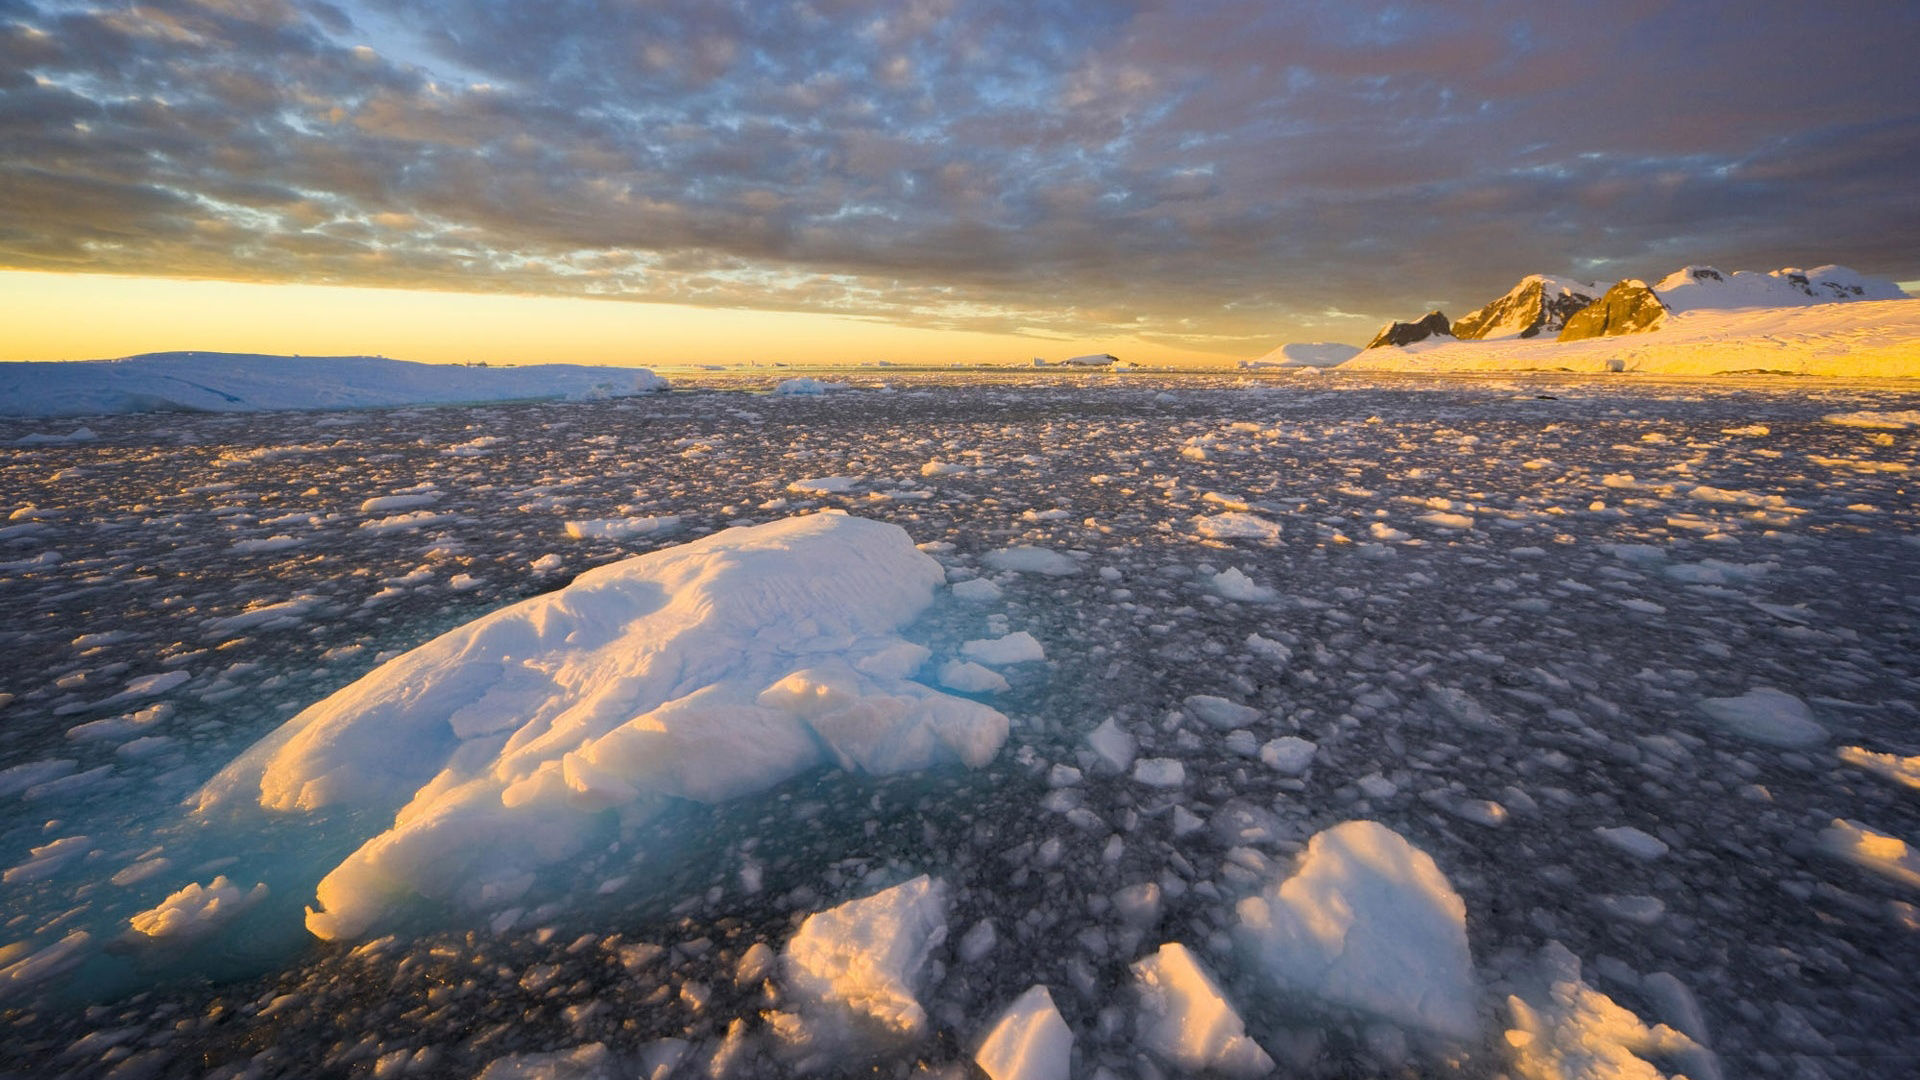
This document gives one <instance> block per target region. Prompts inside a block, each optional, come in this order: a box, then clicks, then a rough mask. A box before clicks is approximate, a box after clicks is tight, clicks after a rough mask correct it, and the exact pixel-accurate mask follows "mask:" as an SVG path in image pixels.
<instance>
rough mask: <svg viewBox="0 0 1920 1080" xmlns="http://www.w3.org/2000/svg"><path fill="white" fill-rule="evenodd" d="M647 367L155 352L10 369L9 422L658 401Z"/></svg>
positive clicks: (2, 390)
mask: <svg viewBox="0 0 1920 1080" xmlns="http://www.w3.org/2000/svg"><path fill="white" fill-rule="evenodd" d="M665 389H667V381H666V380H665V379H662V378H660V377H659V376H658V375H655V374H654V373H653V372H651V371H648V370H647V369H646V368H628V367H595V366H589V365H584V364H532V365H529V366H526V367H484V366H479V365H473V366H468V365H465V364H416V363H412V362H409V361H405V360H389V359H387V358H385V357H381V356H267V355H259V354H249V353H220V352H172V353H146V354H144V355H141V356H129V357H126V358H125V359H121V360H85V361H69V362H58V363H0V414H4V415H9V416H96V415H101V414H106V413H137V412H269V411H275V410H283V409H295V410H297V409H377V408H394V407H398V406H406V405H452V404H470V403H475V402H489V401H521V400H553V399H575V400H580V399H599V398H609V397H623V396H626V395H630V394H648V393H656V392H658V391H662V390H665Z"/></svg>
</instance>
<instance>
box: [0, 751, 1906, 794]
mask: <svg viewBox="0 0 1920 1080" xmlns="http://www.w3.org/2000/svg"><path fill="white" fill-rule="evenodd" d="M1839 754H1840V760H1841V761H1844V762H1846V763H1847V764H1849V765H1857V766H1859V767H1860V768H1862V769H1865V770H1867V771H1868V772H1872V773H1878V774H1880V775H1881V776H1884V777H1886V778H1887V779H1889V780H1892V781H1893V782H1894V783H1896V784H1904V785H1905V786H1907V787H1910V788H1914V789H1916V790H1920V757H1900V756H1898V755H1896V754H1882V753H1878V752H1876V751H1873V750H1868V749H1867V748H1865V747H1862V746H1843V747H1841V748H1840V751H1839ZM3 775H5V774H0V776H3Z"/></svg>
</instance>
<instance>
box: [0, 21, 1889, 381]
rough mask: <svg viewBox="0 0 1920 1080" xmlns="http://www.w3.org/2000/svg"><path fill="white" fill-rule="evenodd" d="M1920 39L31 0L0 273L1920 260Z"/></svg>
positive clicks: (751, 309)
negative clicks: (1918, 54) (1919, 56)
mask: <svg viewBox="0 0 1920 1080" xmlns="http://www.w3.org/2000/svg"><path fill="white" fill-rule="evenodd" d="M1916 45H1920V5H1916V4H1912V3H1903V2H1898V0H1863V2H1854V0H1826V2H1822V3H1809V2H1807V0H1790V2H1775V0H1743V2H1740V3H1711V2H1702V0H1691V2H1680V3H1665V2H1653V0H1614V2H1610V3H1605V4H1542V3H1538V2H1536V0H1526V2H1511V3H1509V2H1504V0H1490V2H1484V3H1466V2H1460V3H1447V4H1379V3H1366V2H1362V0H1354V2H1327V3H1315V2H1308V0H1301V2H1280V0H1249V2H1228V0H1223V2H1217V3H1208V2H1205V0H1183V2H1175V3H1165V4H1161V3H1151V2H1143V3H1131V4H1130V3H1105V2H1094V0H979V2H974V0H908V2H899V3H880V4H868V3H860V2H854V0H815V2H812V3H793V4H775V3H770V2H736V0H699V2H692V0H688V2H659V3H653V2H644V0H605V2H601V3H589V2H585V0H541V2H538V3H520V2H508V0H354V2H346V0H339V2H322V0H313V2H308V0H161V2H155V3H85V2H71V3H69V2H62V0H0V270H9V271H32V272H36V273H35V274H33V275H25V274H7V275H5V281H0V291H5V290H6V289H7V288H8V287H9V285H12V286H15V292H16V296H19V295H24V293H23V292H22V291H21V286H20V283H21V282H24V281H27V280H28V279H29V278H34V279H38V280H41V281H42V283H43V285H44V284H45V282H46V281H49V280H52V279H42V278H39V275H41V274H49V273H50V274H53V275H64V276H65V277H62V278H60V279H58V281H57V282H55V283H56V284H58V285H60V286H61V288H62V290H63V291H62V295H71V296H75V297H83V298H84V297H97V298H98V300H97V302H98V303H100V304H108V305H111V304H112V303H113V302H114V297H115V296H116V291H115V290H124V291H125V292H126V293H127V303H126V304H125V306H124V310H126V311H129V312H131V311H135V310H138V309H139V305H138V304H137V303H134V302H133V297H134V296H135V295H136V294H138V295H143V296H144V295H151V294H150V293H139V290H142V289H147V290H151V289H153V288H154V287H155V286H154V284H153V282H152V280H151V279H194V280H207V281H221V282H250V283H272V284H275V285H302V286H312V285H327V286H354V287H373V288H377V289H381V290H406V292H405V293H404V294H401V295H404V296H413V297H417V298H419V300H418V303H419V310H421V311H423V312H425V311H428V310H430V309H434V308H433V305H435V304H443V303H448V302H453V301H447V300H446V298H445V297H444V296H443V295H442V294H445V293H466V294H482V295H485V296H501V295H503V294H520V295H523V296H531V297H594V298H613V299H616V300H626V301H642V302H645V303H639V304H634V303H616V304H611V305H608V304H599V305H584V306H594V307H602V308H618V309H620V310H621V314H620V315H619V316H618V318H619V319H621V320H625V321H624V322H623V323H622V325H624V326H627V327H628V328H629V330H627V331H623V332H628V333H634V332H638V333H642V334H644V333H645V328H646V327H647V326H648V325H649V320H655V321H658V322H659V324H660V325H661V326H662V327H664V326H665V325H666V324H667V323H668V322H671V321H672V320H673V319H682V320H683V321H684V320H687V319H691V320H694V321H693V322H683V325H686V326H691V325H696V324H697V325H703V326H710V327H712V328H713V335H714V338H713V340H714V341H715V343H716V344H715V356H716V358H722V359H725V358H732V357H728V356H725V355H722V354H724V353H725V352H726V349H725V348H723V347H722V342H723V340H724V339H725V337H726V334H727V330H726V328H727V327H728V326H745V325H748V324H754V325H763V324H764V325H774V326H787V327H788V328H789V330H791V329H792V328H793V327H798V326H802V325H803V324H804V325H810V326H812V330H811V331H809V332H810V333H813V334H815V335H816V336H820V337H823V338H824V339H825V340H827V341H829V342H831V340H832V337H833V335H832V332H831V328H832V327H834V326H841V327H862V328H864V329H863V330H862V331H861V332H862V333H867V334H868V335H869V336H871V334H872V333H873V332H874V328H887V329H892V330H900V331H909V330H910V331H911V332H912V334H913V335H914V336H913V337H911V340H913V341H916V342H919V343H921V345H925V346H926V348H927V349H929V350H930V352H931V353H937V352H938V351H939V350H940V348H941V347H942V343H943V342H944V343H947V344H948V345H949V346H952V345H954V344H956V343H964V345H965V350H969V351H970V355H977V351H978V350H979V349H983V348H989V349H990V348H995V347H998V348H1003V349H1004V350H1005V353H1004V355H1005V356H1007V357H1012V356H1017V355H1022V354H1036V353H1037V354H1049V353H1053V354H1059V355H1065V351H1066V350H1070V349H1074V348H1083V347H1084V348H1098V347H1114V351H1122V349H1121V348H1119V347H1115V343H1119V344H1120V345H1124V346H1127V347H1131V348H1133V349H1135V350H1137V351H1140V350H1143V351H1145V352H1146V353H1148V354H1152V355H1193V356H1203V355H1209V356H1215V357H1242V356H1249V355H1254V354H1258V353H1261V352H1264V351H1265V350H1266V349H1267V348H1269V347H1271V346H1272V345H1274V344H1276V343H1278V342H1281V341H1288V340H1346V341H1359V340H1363V339H1364V338H1365V337H1366V336H1367V335H1368V334H1369V333H1370V332H1371V331H1372V330H1373V329H1374V328H1375V327H1376V326H1377V325H1378V323H1380V322H1381V321H1383V320H1384V319H1386V318H1389V317H1394V316H1407V315H1411V314H1417V313H1418V312H1419V311H1421V310H1424V309H1426V308H1427V307H1429V306H1433V305H1436V304H1438V305H1443V306H1444V307H1446V308H1447V309H1448V310H1449V312H1450V313H1454V314H1458V313H1461V312H1463V311H1464V310H1465V309H1467V308H1470V307H1472V306H1474V305H1476V304H1478V303H1481V302H1484V301H1485V300H1487V299H1489V298H1491V297H1492V296H1493V295H1497V294H1498V293H1499V292H1501V291H1503V290H1504V289H1505V288H1506V287H1507V286H1508V285H1510V284H1511V283H1512V282H1513V281H1514V280H1515V279H1517V278H1518V277H1520V276H1521V275H1522V274H1525V273H1529V272H1534V271H1546V272H1555V273H1569V274H1573V275H1576V276H1579V277H1583V278H1590V279H1605V280H1609V281H1610V280H1613V279H1615V278H1618V277H1622V276H1658V275H1661V274H1664V273H1665V272H1667V271H1669V270H1672V269H1675V268H1677V267H1678V266H1680V265H1682V264H1685V263H1688V262H1709V263H1714V264H1716V265H1720V266H1722V267H1723V268H1729V269H1732V268H1745V269H1772V268H1775V267H1779V266H1783V265H1816V264H1819V263H1823V262H1840V263H1844V264H1847V265H1851V266H1853V267H1854V268H1856V269H1859V270H1862V271H1866V272H1868V273H1873V274H1878V275H1883V276H1887V277H1891V278H1894V279H1896V280H1901V281H1912V280H1915V279H1920V181H1916V177H1920V61H1916V58H1915V47H1916ZM101 275H117V276H114V277H106V276H101ZM217 295H221V294H216V293H211V292H202V293H194V292H192V291H188V292H183V293H181V294H180V296H181V299H179V300H178V304H180V305H184V306H194V305H196V304H197V305H200V306H201V307H204V308H207V310H204V311H199V312H198V313H197V316H198V317H201V318H203V319H205V320H206V322H205V326H206V334H207V337H208V338H209V340H207V341H204V342H182V341H171V340H170V341H165V342H159V341H156V342H154V343H153V345H152V347H161V346H168V347H175V346H179V345H188V344H198V345H204V346H206V347H220V345H221V342H222V340H224V339H222V338H221V336H220V335H221V331H220V329H219V325H220V324H219V319H220V315H219V313H218V312H217V311H215V310H212V309H213V308H217V307H221V306H228V307H231V306H235V302H233V301H231V300H215V299H212V298H213V297H215V296H217ZM285 295H286V296H313V295H317V293H315V292H314V291H304V292H298V293H287V294H285ZM332 295H336V296H337V297H349V298H350V297H353V296H359V295H365V293H363V292H362V291H360V290H351V291H349V290H338V291H336V292H335V293H333V294H332ZM196 297H198V299H196ZM429 298H435V299H431V300H430V299H429ZM391 299H392V297H391V296H388V297H387V298H386V301H385V302H389V303H390V302H391ZM89 302H92V301H89ZM465 302H467V303H471V302H472V301H471V298H469V299H468V300H467V301H465ZM0 303H4V299H0ZM156 303H164V302H156ZM339 303H341V304H346V305H348V306H349V307H350V306H351V302H350V301H348V300H341V301H339ZM501 303H504V304H508V305H509V308H511V309H513V310H519V309H518V308H512V305H514V304H522V303H525V302H524V301H517V300H516V301H511V302H509V301H504V300H503V301H501ZM241 306H245V305H241ZM581 306H583V305H577V304H576V305H574V306H573V307H569V308H562V307H549V308H541V306H540V305H539V304H534V305H533V307H531V308H527V309H526V310H529V311H531V310H536V309H538V310H551V311H561V310H578V308H579V307H581ZM501 310H507V309H501ZM674 313H677V314H674ZM781 313H790V314H789V315H786V316H784V317H783V316H782V314H781ZM822 316H838V317H847V318H837V319H832V320H826V321H818V320H820V319H821V317H822ZM529 317H531V316H529ZM608 318H611V316H609V317H608ZM783 319H784V321H783ZM809 319H812V320H816V321H815V322H813V323H808V322H807V320H809ZM701 320H705V321H704V322H702V321H701ZM850 320H851V321H850ZM69 321H71V320H69ZM135 329H137V328H135ZM77 332H78V331H76V333H77ZM170 332H179V331H170ZM450 332H451V331H450ZM792 332H794V333H799V331H797V330H795V331H792ZM849 335H850V336H849V337H848V339H847V340H848V341H849V342H851V341H856V340H859V341H864V340H865V339H862V338H860V336H859V334H857V333H853V332H851V331H850V332H849ZM677 340H678V339H676V341H677ZM775 340H777V332H776V339H775ZM874 340H875V341H878V340H880V339H874ZM899 340H908V339H907V338H901V339H899ZM992 342H999V343H1000V344H999V345H998V346H994V345H990V344H988V343H992ZM299 344H300V343H299V342H291V341H290V342H286V343H284V345H283V346H282V348H283V349H284V351H301V350H300V349H299V348H298V345H299ZM470 344H471V345H472V347H474V348H482V349H483V347H484V343H482V342H474V343H470ZM76 347H79V348H84V346H76ZM676 347H677V348H679V347H686V346H679V345H676ZM695 347H697V346H695ZM758 347H762V346H756V348H758ZM860 347H861V348H868V347H879V346H878V345H871V346H869V345H867V344H862V345H861V346H860ZM902 347H904V346H902ZM918 347H919V346H914V348H918ZM828 348H831V345H830V344H829V346H828ZM307 351H317V350H315V349H309V350H307ZM369 351H392V350H376V349H371V348H370V349H369ZM642 352H643V353H644V350H642ZM397 354H398V353H397V352H396V355H397ZM568 358H580V357H568ZM688 358H691V359H698V358H699V357H697V356H696V357H688ZM852 358H858V359H865V358H868V357H864V356H862V357H852ZM637 359H643V360H644V359H647V357H646V356H644V355H641V356H638V357H637Z"/></svg>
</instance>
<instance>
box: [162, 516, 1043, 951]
mask: <svg viewBox="0 0 1920 1080" xmlns="http://www.w3.org/2000/svg"><path fill="white" fill-rule="evenodd" d="M944 576H945V575H944V573H943V572H942V570H941V569H940V566H939V564H938V563H936V562H934V561H933V560H932V559H931V558H929V557H928V556H927V555H925V554H922V553H921V552H919V551H917V550H915V548H914V546H913V543H912V541H911V540H910V539H908V537H907V535H906V533H905V532H904V531H902V530H901V529H899V528H898V527H897V526H893V525H888V524H884V523H881V522H876V521H868V520H865V519H861V518H855V517H850V516H847V515H844V514H817V515H809V516H806V517H798V518H790V519H787V520H784V521H777V522H772V523H769V524H766V525H758V526H752V527H745V528H735V529H727V530H724V531H722V532H718V533H715V534H713V535H712V536H708V537H705V538H702V539H700V540H697V541H694V542H692V543H689V544H685V545H681V546H679V547H674V548H668V549H664V550H661V551H656V552H653V553H651V554H648V555H642V556H638V557H636V558H632V559H627V560H623V561H621V562H617V563H612V564H609V565H606V566H602V567H598V568H595V569H593V570H589V571H587V572H586V573H584V574H581V575H580V576H579V577H577V578H575V579H574V580H573V582H572V583H571V584H569V585H568V586H567V587H566V588H564V589H561V590H558V591H556V592H551V593H547V594H544V595H541V596H536V597H533V598H531V599H528V600H524V601H521V602H519V603H517V604H513V605H510V606H508V607H505V608H502V609H500V610H498V611H495V612H493V613H491V614H488V615H485V616H482V617H481V618H479V619H476V620H474V621H473V622H471V623H469V624H467V625H466V626H463V627H460V628H458V629H456V630H453V631H450V632H449V633H447V634H444V635H442V636H441V637H439V638H437V639H435V640H433V641H431V642H429V643H427V644H426V645H423V646H421V647H420V648H418V649H414V650H412V651H411V652H408V653H406V654H404V655H402V656H400V657H398V658H396V659H394V660H391V661H389V662H388V663H386V664H383V665H381V666H380V667H378V668H376V669H374V670H373V671H372V672H369V673H368V674H367V675H366V676H364V677H362V678H361V679H360V680H358V681H357V682H355V683H353V684H351V685H349V686H347V687H346V688H344V689H342V690H340V691H339V692H337V693H335V694H334V695H332V696H331V697H329V698H327V699H326V700H324V701H321V702H319V703H317V704H315V705H313V706H310V707H308V708H307V709H306V710H304V711H302V712H301V713H300V714H299V715H297V716H295V717H294V718H293V719H292V720H289V721H288V722H287V723H286V724H285V725H283V726H282V727H281V728H280V729H279V730H278V731H276V732H275V733H273V734H272V735H269V736H268V737H267V738H266V739H264V740H262V741H261V742H260V743H258V744H256V745H255V746H254V747H253V748H252V749H251V750H249V751H247V752H246V753H245V754H243V755H242V756H241V757H240V758H239V759H237V760H236V761H235V762H234V763H233V764H231V765H229V766H228V767H227V768H226V769H225V770H223V771H222V772H221V773H220V774H219V775H217V776H215V777H214V778H213V779H212V780H211V781H209V782H208V783H207V784H206V786H205V787H203V788H202V789H201V792H200V795H199V798H198V800H197V811H198V812H199V813H200V814H203V815H204V814H208V813H211V812H212V811H214V810H215V809H216V808H218V807H221V806H223V805H232V804H237V803H243V802H257V803H258V804H259V805H260V806H262V807H264V808H266V809H269V810H275V811H283V812H295V811H298V812H311V811H315V810H319V809H321V808H323V807H329V806H347V807H353V808H357V809H360V810H363V811H369V812H379V811H388V812H391V811H392V810H394V809H398V810H399V813H398V814H397V816H396V817H395V818H394V820H393V824H392V826H391V827H390V828H388V829H387V830H385V831H384V832H382V833H380V834H378V835H376V836H374V837H372V838H371V839H369V840H367V841H366V842H365V843H364V844H363V845H362V846H361V847H360V848H359V849H358V850H357V851H355V852H354V853H353V854H352V855H350V856H348V857H347V859H346V860H344V861H343V862H342V863H341V864H340V865H339V866H337V867H335V868H334V869H333V870H332V871H331V872H330V873H328V874H327V875H326V877H325V878H324V879H323V880H322V881H321V882H320V886H319V898H320V900H321V902H322V904H323V910H320V911H316V912H312V913H310V914H309V916H308V920H307V924H308V927H309V929H311V930H312V931H313V932H314V933H316V934H318V935H320V936H322V937H327V938H338V937H356V936H359V935H360V934H362V933H364V932H365V931H366V930H368V929H369V928H370V927H371V926H373V924H374V923H376V922H377V921H378V920H380V919H381V918H382V917H384V916H385V915H386V913H387V912H388V911H389V910H390V909H391V908H393V907H394V906H395V905H397V904H400V903H403V902H405V901H406V899H407V898H408V897H409V896H412V895H424V896H428V897H432V898H437V899H443V900H448V901H452V902H454V903H455V904H458V905H464V906H469V907H474V906H477V907H480V908H482V909H487V908H491V907H497V906H499V905H500V904H502V903H506V902H511V899H512V897H513V896H515V895H518V892H520V891H524V890H525V888H527V887H528V885H529V884H530V883H531V882H532V881H533V880H534V875H535V874H537V873H539V872H541V871H542V870H543V868H546V867H549V866H552V865H554V864H556V863H559V862H562V861H563V860H566V859H569V858H572V857H573V856H574V855H576V854H577V853H578V852H579V851H580V850H582V848H583V846H584V845H585V844H586V843H587V842H588V839H589V838H590V837H592V836H594V835H596V834H597V832H598V831H599V830H600V829H601V828H603V827H604V819H603V818H602V816H601V814H600V812H601V811H603V810H605V809H608V808H616V809H618V810H619V811H620V813H621V816H622V817H623V819H626V820H633V821H638V820H644V818H645V817H646V816H648V815H649V814H651V813H653V812H655V810H656V809H657V807H658V806H659V805H660V804H661V801H662V800H664V799H668V798H684V799H695V800H702V801H712V800H718V799H725V798H732V797H736V796H739V795H743V794H747V793H751V792H756V791H762V790H765V789H766V788H768V787H771V786H773V785H774V784H777V783H779V782H781V781H782V780H785V779H786V778H788V777H790V776H793V775H795V774H797V773H799V772H802V771H805V770H807V769H810V768H816V767H819V766H821V765H825V764H828V763H830V762H837V763H838V764H841V765H842V766H843V767H846V768H857V769H864V770H867V771H870V772H892V771H899V770H902V769H919V768H925V767H927V766H928V765H931V764H935V763H938V762H945V761H957V762H960V763H963V764H967V765H969V766H976V767H977V766H978V765H981V764H984V763H985V761H987V760H988V759H989V758H991V757H992V756H993V754H994V753H996V752H997V751H998V749H999V746H1000V744H1001V743H1002V742H1004V741H1005V739H1006V734H1007V719H1006V717H1005V716H1003V715H1001V714H1000V713H999V712H996V711H995V710H993V709H991V708H989V707H987V706H985V705H982V704H980V703H978V702H975V701H970V700H967V699H964V698H958V697H953V696H951V695H947V694H943V693H940V692H939V691H937V690H934V689H932V688H931V687H928V686H925V685H923V684H920V683H917V682H912V681H910V680H907V679H904V678H894V677H889V676H888V675H886V674H885V673H882V674H878V675H874V674H868V673H865V672H861V671H859V670H856V669H855V668H854V666H853V665H852V663H851V662H850V661H858V660H861V659H863V658H864V659H868V660H871V659H873V658H875V657H880V656H890V655H895V654H899V655H905V654H904V653H899V651H898V647H899V646H900V645H903V644H905V642H904V641H903V639H901V638H899V637H898V636H897V634H896V630H897V628H899V627H901V626H904V625H906V624H907V623H908V622H909V621H911V620H912V619H913V618H914V617H915V616H916V615H918V614H919V613H920V612H921V611H922V610H924V609H925V608H926V606H927V605H928V604H929V603H931V601H932V598H933V591H934V589H935V588H936V587H937V586H938V585H939V584H940V582H941V581H942V579H943V578H944ZM1036 644H1037V643H1036ZM916 655H924V654H923V653H920V654H916ZM882 666H883V667H884V665H882ZM403 804H404V805H403Z"/></svg>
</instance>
